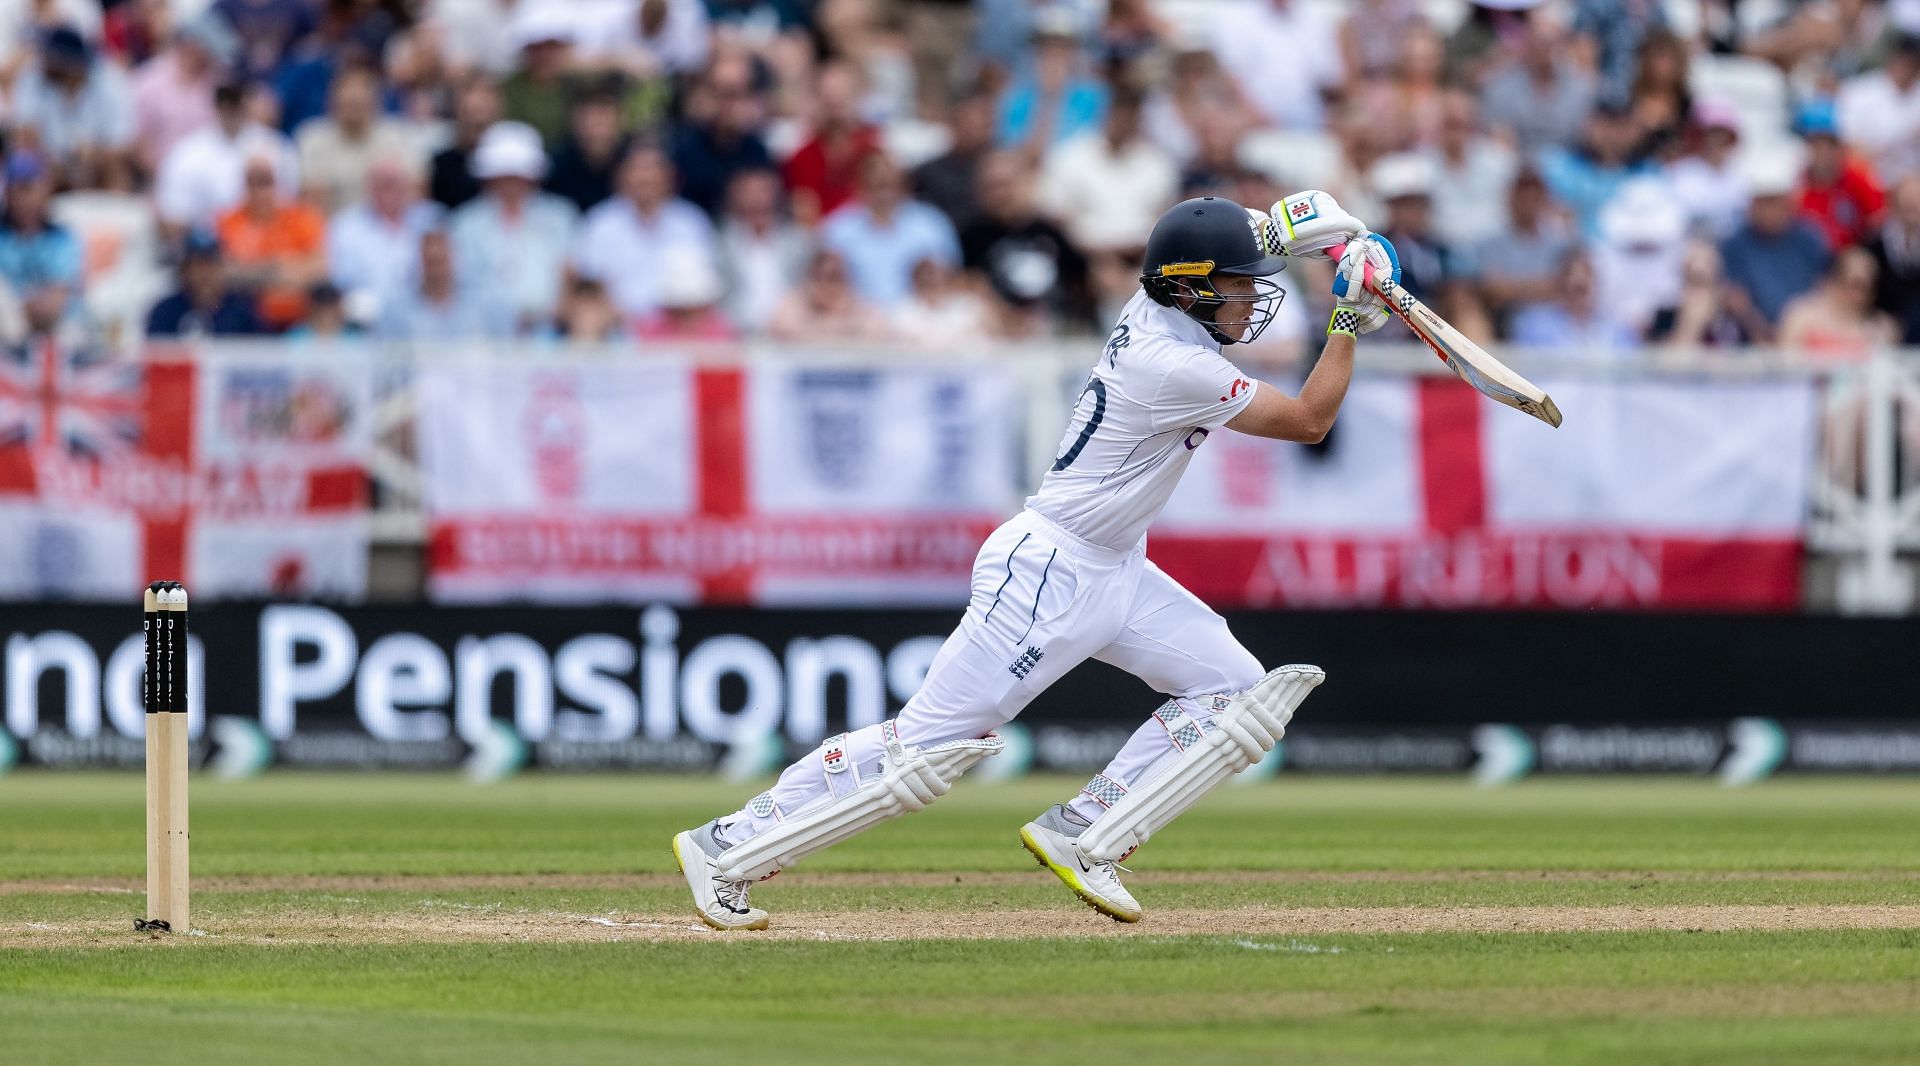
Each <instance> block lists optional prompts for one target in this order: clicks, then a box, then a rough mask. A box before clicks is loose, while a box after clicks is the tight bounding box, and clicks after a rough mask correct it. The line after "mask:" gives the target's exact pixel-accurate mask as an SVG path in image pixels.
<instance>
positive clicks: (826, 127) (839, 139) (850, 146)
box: [782, 62, 880, 226]
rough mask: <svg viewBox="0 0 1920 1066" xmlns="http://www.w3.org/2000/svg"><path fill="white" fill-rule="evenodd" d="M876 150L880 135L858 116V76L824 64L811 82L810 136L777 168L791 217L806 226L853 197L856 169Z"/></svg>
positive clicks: (844, 68)
mask: <svg viewBox="0 0 1920 1066" xmlns="http://www.w3.org/2000/svg"><path fill="white" fill-rule="evenodd" d="M879 150H880V131H879V130H878V129H875V128H874V127H873V126H870V125H868V124H867V123H866V121H865V120H864V119H862V118H861V117H860V74H859V72H858V71H857V70H855V69H854V68H853V67H852V66H851V65H849V64H846V63H839V62H834V63H828V64H825V65H824V66H822V67H821V68H820V73H819V75H818V76H817V77H815V79H814V116H813V127H812V133H811V135H810V136H809V137H808V138H807V140H806V141H805V143H803V144H801V145H800V147H799V149H798V150H796V151H795V152H794V153H793V155H791V156H789V157H788V158H787V161H786V163H785V164H784V166H783V167H782V170H783V172H784V173H785V175H786V179H787V188H788V189H789V190H791V191H792V193H793V217H794V219H795V220H796V221H798V222H799V223H800V224H801V225H803V226H812V225H813V224H815V223H816V222H818V221H819V220H820V219H822V218H824V217H826V216H827V215H830V214H832V213H833V212H835V211H838V210H839V209H840V207H841V205H843V204H845V203H846V202H847V201H848V200H851V199H853V194H854V189H855V186H856V185H857V184H858V182H859V179H860V165H861V164H862V163H864V162H866V160H867V157H868V156H871V155H873V154H874V153H875V152H878V151H879Z"/></svg>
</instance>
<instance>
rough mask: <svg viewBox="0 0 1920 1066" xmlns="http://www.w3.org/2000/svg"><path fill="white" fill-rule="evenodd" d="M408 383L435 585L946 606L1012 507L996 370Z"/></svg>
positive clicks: (512, 368)
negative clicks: (413, 389)
mask: <svg viewBox="0 0 1920 1066" xmlns="http://www.w3.org/2000/svg"><path fill="white" fill-rule="evenodd" d="M417 380H418V394H419V404H420V408H419V410H420V449H421V462H422V469H423V474H424V477H425V497H424V503H425V506H426V509H427V517H428V528H429V533H428V535H429V547H428V569H429V590H430V593H431V595H432V596H433V597H434V598H435V599H436V600H440V601H442V602H471V601H477V600H491V599H500V598H506V599H524V600H541V601H549V602H622V601H627V602H640V601H648V600H667V601H670V602H679V603H691V602H706V603H795V602H804V603H863V602H870V603H885V604H894V603H902V602H943V603H946V602H960V601H962V600H964V598H965V596H966V590H967V584H968V575H969V572H970V568H971V565H972V562H973V557H974V554H975V552H976V551H977V550H978V549H979V546H980V542H981V540H982V539H984V537H985V536H986V534H987V533H988V532H989V531H990V530H991V529H992V528H993V526H994V525H995V524H996V523H997V522H998V521H999V520H1000V519H1001V518H1003V517H1004V516H1005V514H1006V513H1007V512H1008V511H1009V509H1010V508H1012V507H1015V506H1017V505H1018V496H1017V493H1016V491H1015V486H1016V485H1017V484H1018V479H1017V476H1016V473H1017V471H1016V458H1015V456H1016V453H1017V448H1018V442H1019V440H1020V425H1021V422H1020V419H1021V416H1022V415H1021V411H1020V409H1019V407H1018V405H1017V404H1016V402H1015V396H1016V392H1017V390H1016V389H1015V388H1014V383H1013V378H1012V375H1011V374H1010V373H1008V372H1006V371H1004V370H1000V369H992V368H986V369H983V368H981V367H979V366H972V367H960V368H954V367H939V366H925V367H921V366H916V365H914V364H912V363H911V362H906V361H903V362H901V363H900V364H897V365H890V366H888V367H886V368H884V369H876V368H873V367H862V368H835V367H828V366H812V365H806V366H801V365H791V364H785V363H760V362H753V363H749V364H746V365H744V366H696V365H694V364H691V363H687V362H682V361H679V360H674V359H665V358H660V357H655V356H649V357H648V358H647V359H645V360H636V361H633V362H622V363H608V362H605V361H596V360H543V361H541V362H539V363H535V364H529V363H527V362H526V361H524V360H519V361H505V360H468V361H460V362H443V363H437V364H432V365H429V366H427V367H424V368H423V369H422V370H421V372H420V375H419V377H418V379H417Z"/></svg>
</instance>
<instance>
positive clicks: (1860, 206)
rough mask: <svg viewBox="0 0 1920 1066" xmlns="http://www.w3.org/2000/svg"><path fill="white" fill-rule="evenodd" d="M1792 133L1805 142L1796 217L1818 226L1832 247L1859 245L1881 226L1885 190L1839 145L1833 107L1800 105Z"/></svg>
mask: <svg viewBox="0 0 1920 1066" xmlns="http://www.w3.org/2000/svg"><path fill="white" fill-rule="evenodd" d="M1793 126H1794V132H1796V133H1798V134H1800V136H1801V137H1803V138H1805V139H1806V142H1807V169H1806V172H1805V173H1803V174H1802V175H1801V176H1800V213H1801V214H1802V215H1804V216H1806V217H1807V218H1808V219H1811V220H1812V221H1813V224H1814V225H1816V226H1818V227H1820V231H1821V232H1822V233H1824V234H1826V236H1827V243H1828V244H1830V245H1831V246H1833V247H1834V248H1836V249H1838V248H1844V247H1846V246H1847V245H1849V244H1858V243H1860V242H1861V241H1864V240H1866V239H1867V237H1868V236H1869V235H1870V234H1871V233H1872V232H1873V231H1874V230H1875V229H1876V228H1878V227H1879V225H1880V216H1881V213H1882V212H1883V211H1885V210H1886V206H1887V191H1886V189H1884V188H1882V187H1881V185H1880V179H1879V178H1876V177H1875V176H1874V173H1873V168H1872V167H1871V166H1869V165H1868V164H1867V163H1866V161H1864V160H1862V159H1860V158H1858V157H1856V156H1855V155H1854V154H1853V153H1852V152H1850V151H1848V150H1847V146H1846V145H1844V144H1842V143H1840V133H1839V127H1838V125H1837V124H1836V122H1835V120H1834V113H1833V105H1832V104H1831V103H1829V102H1827V101H1825V100H1812V101H1809V102H1807V103H1806V104H1803V105H1801V108H1800V113H1799V115H1798V116H1797V117H1796V118H1795V120H1794V124H1793Z"/></svg>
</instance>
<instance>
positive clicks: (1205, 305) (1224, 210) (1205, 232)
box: [1140, 196, 1287, 344]
mask: <svg viewBox="0 0 1920 1066" xmlns="http://www.w3.org/2000/svg"><path fill="white" fill-rule="evenodd" d="M1259 227H1260V219H1259V217H1258V216H1256V215H1254V214H1253V213H1251V212H1249V211H1248V210H1247V209H1246V208H1244V207H1241V206H1240V205H1239V204H1236V203H1234V202H1233V201H1232V200H1228V199H1225V198H1224V197H1219V196H1199V197H1195V198H1194V199H1191V200H1183V201H1181V202H1180V203H1177V204H1175V205H1174V206H1173V207H1171V208H1169V209H1168V210H1167V213H1166V214H1164V215H1161V216H1160V221H1158V222H1155V223H1154V224H1153V233H1152V235H1151V236H1149V237H1148V238H1147V261H1146V265H1145V266H1144V268H1142V270H1141V272H1140V287H1141V288H1143V289H1145V290H1146V292H1147V295H1148V296H1149V297H1151V298H1152V299H1153V302H1155V303H1157V304H1161V305H1163V306H1166V307H1171V308H1174V309H1176V310H1179V311H1181V312H1183V313H1185V314H1186V316H1187V317H1188V318H1191V319H1193V320H1194V321H1195V322H1198V323H1200V324H1201V325H1203V326H1205V327H1207V332H1208V333H1210V334H1212V335H1213V338H1214V339H1215V340H1217V341H1219V342H1220V343H1222V344H1234V343H1240V344H1248V343H1251V342H1252V341H1253V339H1254V338H1255V337H1258V336H1259V335H1260V333H1261V331H1262V330H1265V329H1266V328H1267V325H1268V324H1269V323H1271V322H1272V321H1273V318H1274V314H1275V312H1277V311H1279V309H1280V301H1281V300H1282V299H1284V298H1285V297H1286V295H1287V293H1286V290H1284V289H1282V288H1281V287H1280V283H1279V282H1277V281H1275V280H1273V275H1275V274H1278V273H1280V271H1281V270H1282V269H1284V268H1285V267H1286V265H1287V261H1286V259H1285V258H1284V257H1282V256H1278V255H1269V254H1267V248H1266V242H1265V241H1264V240H1262V238H1261V234H1260V229H1259ZM1221 275H1243V276H1246V277H1250V278H1252V279H1254V281H1253V292H1252V293H1251V294H1249V295H1235V296H1229V295H1223V294H1222V293H1221V292H1220V286H1219V284H1218V283H1217V282H1216V281H1215V280H1214V279H1215V278H1216V277H1219V276H1221ZM1239 303H1250V304H1253V305H1254V308H1253V314H1252V317H1250V318H1249V319H1248V320H1247V329H1246V332H1245V333H1243V334H1242V335H1241V336H1240V338H1239V340H1238V341H1237V342H1236V341H1235V340H1234V338H1232V337H1230V336H1228V335H1227V334H1225V333H1223V332H1221V331H1220V329H1219V327H1218V326H1216V325H1215V324H1214V320H1215V316H1216V315H1218V314H1219V311H1220V308H1222V307H1224V306H1226V305H1227V304H1239Z"/></svg>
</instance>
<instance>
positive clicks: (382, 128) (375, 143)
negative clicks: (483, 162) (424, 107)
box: [294, 65, 418, 214]
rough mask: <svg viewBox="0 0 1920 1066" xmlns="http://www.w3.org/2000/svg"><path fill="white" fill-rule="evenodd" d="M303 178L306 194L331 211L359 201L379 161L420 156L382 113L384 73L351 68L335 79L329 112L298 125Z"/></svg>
mask: <svg viewBox="0 0 1920 1066" xmlns="http://www.w3.org/2000/svg"><path fill="white" fill-rule="evenodd" d="M294 143H295V144H296V145H297V146H298V148H299V151H300V178H301V180H302V181H303V182H304V183H305V184H306V189H307V192H308V195H309V196H310V197H311V198H312V199H313V200H314V201H315V203H316V204H318V206H319V207H320V208H321V209H322V210H324V211H326V212H327V213H328V214H332V213H333V212H335V211H338V210H340V209H341V208H343V207H345V206H347V205H348V204H351V203H354V202H356V201H357V200H359V199H360V197H361V195H362V193H363V192H364V191H365V190H366V187H367V171H368V169H370V168H371V167H372V166H373V162H374V160H376V159H406V160H409V161H410V165H412V162H413V161H415V160H417V159H418V153H417V151H416V150H415V145H414V141H413V138H412V137H411V136H409V135H408V133H407V130H406V128H405V127H403V126H402V125H401V124H400V123H399V122H396V121H394V120H392V119H389V118H386V117H385V116H383V115H381V114H380V73H379V71H377V70H375V69H374V68H372V67H368V66H359V65H354V66H347V67H343V68H341V70H340V71H339V73H337V74H335V75H334V77H333V86H332V88H331V89H330V90H329V91H328V97H327V114H326V117H324V118H318V119H315V120H313V121H312V122H309V123H307V124H306V125H304V126H302V127H300V132H299V134H298V135H296V136H295V138H294Z"/></svg>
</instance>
